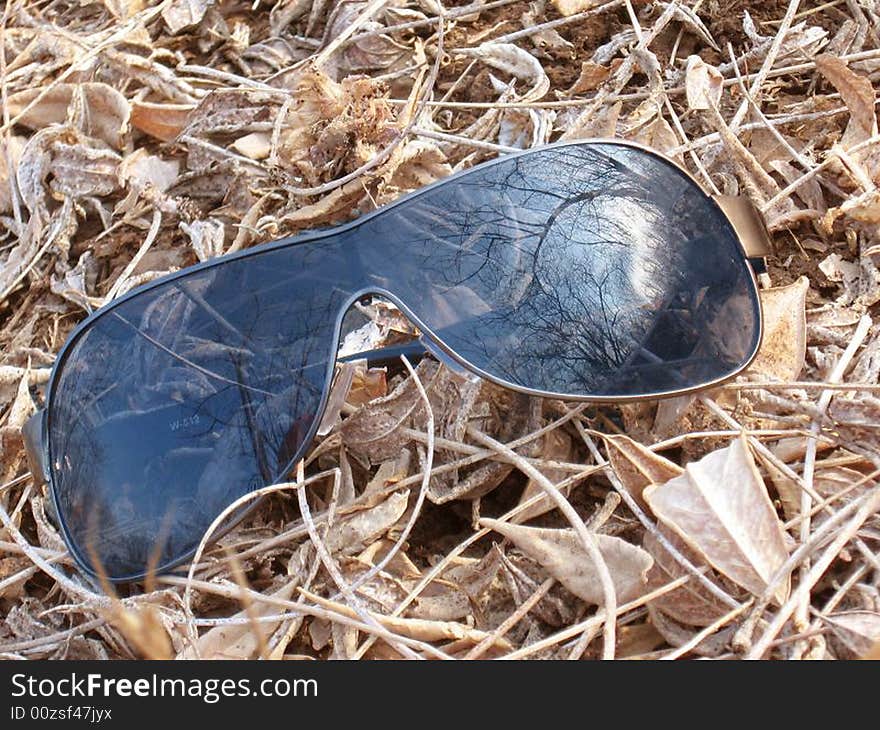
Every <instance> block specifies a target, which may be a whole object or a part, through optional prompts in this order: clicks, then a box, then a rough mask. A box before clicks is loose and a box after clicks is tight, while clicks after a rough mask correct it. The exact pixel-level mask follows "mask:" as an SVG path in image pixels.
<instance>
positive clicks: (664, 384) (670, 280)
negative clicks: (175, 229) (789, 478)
mask: <svg viewBox="0 0 880 730" xmlns="http://www.w3.org/2000/svg"><path fill="white" fill-rule="evenodd" d="M347 235H348V236H349V237H350V238H351V240H352V241H365V240H366V241H371V242H373V243H369V244H365V245H364V246H363V254H362V255H363V258H364V268H365V270H366V271H367V272H370V273H371V281H372V282H373V283H374V284H375V285H378V286H382V287H384V288H387V289H388V290H389V291H391V292H393V293H394V294H395V295H396V296H397V298H398V299H399V300H400V301H402V302H403V303H404V304H405V305H406V306H407V308H409V309H410V310H411V312H412V313H413V314H414V315H415V316H416V317H417V318H418V319H421V320H422V322H423V323H424V325H426V326H427V327H428V328H429V329H430V330H432V332H433V333H434V334H435V335H436V338H437V339H439V340H440V341H441V342H442V344H443V345H444V346H445V347H446V348H448V349H450V350H452V352H453V353H455V354H457V355H458V356H459V357H460V358H461V359H463V360H464V361H466V362H468V363H469V364H470V365H471V366H473V367H475V368H478V369H479V370H481V371H482V372H483V373H485V374H488V375H489V376H491V377H494V378H496V379H498V380H500V381H502V382H504V383H507V384H510V385H513V386H515V387H519V388H524V389H529V390H535V391H542V392H545V393H550V394H558V395H560V396H584V397H593V398H607V399H620V398H627V397H633V396H652V395H654V396H656V395H662V394H668V393H674V392H676V391H681V390H685V389H690V388H694V387H698V386H701V385H706V384H708V383H711V382H713V381H717V380H720V379H723V378H725V377H728V376H730V375H732V374H734V373H735V372H737V371H738V370H740V369H741V368H742V367H743V366H744V365H745V364H747V362H748V361H749V360H750V359H751V357H752V356H753V354H754V353H755V351H756V349H757V347H758V344H759V340H760V309H759V304H758V298H757V291H756V289H755V284H754V279H753V277H752V273H751V270H750V268H749V266H748V263H747V261H746V259H745V257H744V254H743V251H742V248H741V246H740V244H739V242H738V240H737V238H736V235H735V233H734V231H733V228H732V227H731V225H730V223H729V222H728V220H727V218H726V217H725V216H724V214H723V213H722V212H721V210H720V209H719V208H718V207H717V206H716V205H715V203H714V202H712V201H711V199H709V198H708V197H707V196H706V195H705V194H704V193H703V192H702V190H701V189H700V188H699V187H698V186H697V185H696V184H695V183H694V182H693V180H691V179H690V178H689V177H688V176H687V175H686V174H685V173H683V172H682V171H680V170H679V169H678V168H676V167H675V166H674V165H672V164H671V163H669V162H667V161H665V160H664V159H662V158H660V157H657V156H655V155H652V154H650V153H647V152H645V151H643V150H640V149H638V148H633V147H630V146H625V145H620V144H612V143H593V144H581V145H570V146H563V147H554V148H549V149H546V150H543V151H542V152H540V153H535V154H530V155H522V156H519V157H515V158H508V159H505V160H503V161H501V162H499V163H498V164H495V165H492V166H489V167H485V168H481V169H478V170H476V171H474V172H472V173H470V174H467V175H464V176H462V177H460V178H458V179H457V180H455V181H452V182H450V183H448V184H445V185H441V186H438V187H435V188H432V189H430V190H428V191H426V192H425V193H424V194H422V195H420V196H418V197H416V198H414V199H413V200H411V201H410V202H408V203H406V204H404V205H401V206H399V207H397V208H393V209H391V210H389V211H388V212H387V213H386V214H384V215H380V216H378V217H376V218H373V219H371V220H369V221H367V222H365V223H364V224H363V225H362V226H360V227H359V228H358V229H357V230H356V231H351V232H350V233H349V234H347ZM376 244H378V245H376ZM389 256H390V257H391V258H390V262H391V263H390V264H389V258H388V257H389ZM383 257H384V260H383Z"/></svg>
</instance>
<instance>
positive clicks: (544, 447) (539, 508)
mask: <svg viewBox="0 0 880 730" xmlns="http://www.w3.org/2000/svg"><path fill="white" fill-rule="evenodd" d="M573 453H574V448H573V445H572V441H571V436H569V435H568V434H567V433H566V432H565V431H563V430H562V429H561V428H557V429H554V430H553V431H551V432H550V433H548V434H547V435H546V436H544V438H543V439H542V440H541V454H540V458H542V459H547V460H549V461H571V460H572V455H573ZM543 474H544V476H545V477H547V478H548V479H549V480H550V481H551V482H552V483H553V484H556V483H557V482H560V481H562V480H563V479H565V477H567V476H568V472H566V471H565V470H564V469H553V468H552V467H551V468H545V469H543ZM543 493H544V490H543V489H541V487H540V485H538V484H536V483H535V481H534V480H533V479H529V481H528V483H527V484H526V488H525V489H524V490H523V493H522V496H521V497H520V498H519V503H520V504H522V503H523V502H528V501H529V500H530V499H531V498H532V497H535V496H537V495H539V494H543ZM562 493H563V494H568V489H564V490H562ZM550 509H553V504H552V502H550V500H549V499H546V498H545V499H542V500H541V501H539V502H537V503H536V504H533V505H532V506H531V507H528V508H526V509H525V510H523V511H522V512H520V513H519V514H518V515H517V516H516V517H515V518H514V521H515V522H516V523H518V524H521V523H523V522H528V521H529V520H531V519H532V518H534V517H537V516H538V515H542V514H544V513H545V512H547V510H550Z"/></svg>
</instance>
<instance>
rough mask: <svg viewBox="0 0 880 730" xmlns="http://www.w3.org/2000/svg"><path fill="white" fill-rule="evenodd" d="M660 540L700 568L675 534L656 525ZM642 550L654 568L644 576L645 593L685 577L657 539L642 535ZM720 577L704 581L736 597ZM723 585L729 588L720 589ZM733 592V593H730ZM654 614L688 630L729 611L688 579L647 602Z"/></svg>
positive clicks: (736, 588)
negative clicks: (664, 615)
mask: <svg viewBox="0 0 880 730" xmlns="http://www.w3.org/2000/svg"><path fill="white" fill-rule="evenodd" d="M658 527H659V529H660V532H661V533H662V534H663V537H664V538H666V540H668V541H669V543H670V544H671V545H672V546H673V547H674V548H675V549H676V550H678V551H679V553H681V554H682V555H683V556H684V557H685V558H687V560H688V561H689V562H690V563H691V564H692V565H699V564H700V557H699V555H697V553H696V552H695V551H693V550H691V549H690V548H689V547H688V545H687V544H686V543H685V542H684V540H682V539H681V538H680V537H679V536H678V535H677V534H676V533H675V532H673V531H672V530H670V529H669V528H668V527H666V526H664V525H663V524H662V523H661V524H660V525H658ZM642 546H643V547H644V548H645V550H647V551H648V552H649V553H650V554H651V557H653V558H654V567H653V568H651V571H650V572H649V573H648V589H649V590H653V589H656V588H662V587H663V586H665V585H668V584H669V583H671V582H672V581H673V580H678V579H679V578H683V577H684V576H686V575H688V573H687V571H686V570H685V568H684V567H683V566H682V565H681V563H679V562H678V561H677V560H676V559H675V557H674V556H673V555H672V553H671V552H669V551H668V550H667V549H666V548H665V547H663V544H662V543H661V542H660V540H659V539H657V537H655V536H654V535H652V534H651V533H646V534H645V536H644V538H643V539H642ZM722 578H723V576H720V575H719V574H717V573H715V572H714V571H710V572H709V573H707V574H706V579H707V580H708V581H710V582H711V583H713V584H714V585H716V586H717V587H718V588H720V589H726V590H727V591H728V592H732V593H733V594H734V595H736V592H737V591H740V590H741V589H740V588H739V586H737V585H736V584H735V583H733V582H731V581H727V580H726V579H723V580H722ZM724 581H726V582H727V583H729V585H724ZM731 589H733V590H731ZM651 604H652V605H653V606H655V607H656V608H657V609H658V610H660V611H662V612H663V613H664V614H666V615H667V616H670V617H671V618H673V619H675V620H676V621H678V622H680V623H683V624H687V625H689V626H708V625H709V624H711V623H712V622H714V621H716V620H717V619H719V618H720V617H721V616H723V615H724V614H725V613H727V611H728V610H729V608H728V607H727V606H726V605H725V604H724V603H722V602H721V600H720V599H719V598H718V597H717V596H715V595H714V594H713V593H712V592H710V591H709V589H708V588H707V587H706V586H704V585H702V584H701V583H698V582H697V581H695V580H693V579H691V580H689V581H688V582H687V583H685V584H684V585H683V586H681V587H680V588H676V589H675V590H673V591H670V592H669V593H664V594H663V595H662V596H660V597H658V598H656V599H655V600H653V601H651Z"/></svg>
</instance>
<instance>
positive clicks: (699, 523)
mask: <svg viewBox="0 0 880 730" xmlns="http://www.w3.org/2000/svg"><path fill="white" fill-rule="evenodd" d="M643 494H644V498H645V501H646V502H647V503H648V504H649V505H650V507H651V509H652V511H653V512H654V514H655V515H656V516H657V517H658V518H659V519H660V520H661V521H662V522H663V523H664V524H665V525H667V526H668V527H670V528H672V529H673V530H674V531H675V532H677V533H678V534H679V535H680V536H681V537H682V538H683V539H684V540H685V542H687V544H688V545H689V546H690V547H691V548H693V549H694V550H696V551H697V552H699V553H700V554H701V555H702V556H703V557H704V558H705V559H706V560H707V561H708V562H709V563H710V564H711V565H712V566H713V567H714V568H715V569H716V570H718V571H719V572H720V573H722V574H724V575H726V576H727V577H728V578H730V579H731V580H733V581H734V582H736V583H738V584H739V585H741V586H743V587H744V588H746V589H747V590H749V591H751V592H752V593H753V594H754V595H758V596H759V595H762V594H763V592H764V590H765V589H766V588H767V587H768V581H769V580H770V579H771V578H772V576H773V575H774V573H775V572H776V570H777V569H778V568H779V567H780V566H781V565H782V564H783V563H784V562H785V560H786V559H787V558H788V551H787V550H786V547H785V535H784V532H783V530H782V525H781V523H780V522H779V518H778V517H777V515H776V512H775V510H774V509H773V504H772V503H771V502H770V498H769V496H768V495H767V489H766V487H765V486H764V482H763V480H762V479H761V475H760V473H759V472H758V470H757V468H756V467H755V462H754V460H753V459H752V455H751V452H750V451H749V448H748V446H747V445H746V442H745V439H744V438H743V437H741V438H738V439H736V440H734V441H733V442H732V443H731V445H730V446H728V447H727V448H724V449H719V450H718V451H713V452H711V453H710V454H708V455H706V456H704V457H703V458H702V459H700V460H699V461H697V462H692V463H690V464H688V465H687V467H686V468H685V473H684V474H682V475H681V476H679V477H676V478H674V479H671V480H669V481H668V482H666V483H665V484H661V485H653V486H651V487H648V488H647V489H646V490H645V491H644V493H643ZM787 596H788V580H787V579H786V580H785V581H783V582H782V583H781V584H780V585H779V586H778V587H777V588H776V590H775V593H774V598H775V599H776V601H777V602H779V603H780V604H781V603H783V602H784V601H785V599H786V597H787Z"/></svg>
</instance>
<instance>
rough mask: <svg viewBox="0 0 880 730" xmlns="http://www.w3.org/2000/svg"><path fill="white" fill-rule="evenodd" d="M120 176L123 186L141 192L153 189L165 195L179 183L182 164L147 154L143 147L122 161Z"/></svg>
mask: <svg viewBox="0 0 880 730" xmlns="http://www.w3.org/2000/svg"><path fill="white" fill-rule="evenodd" d="M118 174H119V179H120V182H122V184H123V185H126V186H128V185H131V186H132V187H134V188H136V189H137V190H139V191H143V190H148V189H151V188H152V189H155V190H158V191H159V192H161V193H165V192H167V191H168V189H169V188H170V187H171V186H172V185H174V183H175V182H177V178H178V175H179V174H180V162H178V161H177V160H163V159H162V158H161V157H157V156H156V155H150V154H147V152H146V150H145V149H144V148H143V147H141V148H138V149H137V150H135V151H134V152H133V153H132V154H130V155H128V156H126V157H125V158H124V159H123V160H122V162H121V163H120V165H119V170H118Z"/></svg>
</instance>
